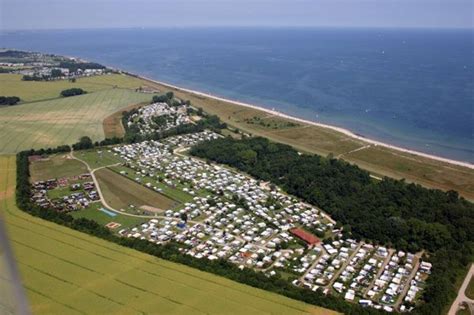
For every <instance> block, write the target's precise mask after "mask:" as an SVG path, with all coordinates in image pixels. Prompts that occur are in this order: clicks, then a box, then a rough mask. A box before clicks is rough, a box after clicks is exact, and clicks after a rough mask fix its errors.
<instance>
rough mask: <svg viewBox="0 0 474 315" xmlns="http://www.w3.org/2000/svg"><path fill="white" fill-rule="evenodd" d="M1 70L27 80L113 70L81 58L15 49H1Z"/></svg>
mask: <svg viewBox="0 0 474 315" xmlns="http://www.w3.org/2000/svg"><path fill="white" fill-rule="evenodd" d="M0 70H1V71H2V72H8V73H14V74H20V75H23V80H27V81H50V80H73V79H76V78H80V77H89V76H95V75H103V74H106V73H111V72H112V70H111V69H108V68H106V67H105V66H103V65H101V64H98V63H92V62H87V61H84V60H82V59H79V58H72V57H71V58H68V57H63V56H57V55H52V54H42V53H35V52H24V51H15V50H3V51H0Z"/></svg>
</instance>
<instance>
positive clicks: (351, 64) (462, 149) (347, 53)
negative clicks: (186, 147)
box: [0, 28, 474, 163]
mask: <svg viewBox="0 0 474 315" xmlns="http://www.w3.org/2000/svg"><path fill="white" fill-rule="evenodd" d="M0 47H9V48H17V49H27V50H34V51H41V52H50V53H56V54H64V55H69V56H77V57H82V58H85V59H88V60H91V61H97V62H100V63H103V64H105V65H108V66H113V67H117V68H121V69H123V70H127V71H130V72H134V73H137V74H140V75H144V76H147V77H150V78H154V79H157V80H161V81H165V82H168V83H171V84H175V85H179V86H182V87H186V88H190V89H195V90H200V91H202V92H207V93H210V94H214V95H218V96H222V97H226V98H231V99H235V100H238V101H243V102H248V103H252V104H255V105H259V106H262V107H266V108H275V109H276V110H278V111H281V112H283V113H286V114H290V115H293V116H297V117H301V118H305V119H308V120H313V121H317V122H321V123H326V124H331V125H335V126H339V127H343V128H346V129H349V130H351V131H353V132H354V133H357V134H360V135H363V136H365V137H367V138H371V139H375V140H380V141H383V142H387V143H389V144H394V145H398V146H401V147H405V148H408V149H413V150H418V151H421V152H425V153H429V154H434V155H439V156H442V157H446V158H451V159H456V160H460V161H467V162H471V163H474V30H472V29H471V30H434V29H322V28H321V29H308V28H294V29H284V28H274V29H271V28H267V29H264V28H240V29H238V28H223V29H217V28H213V29H206V28H197V29H190V28H188V29H186V28H183V29H115V30H74V31H70V30H68V31H15V32H13V31H12V32H3V33H1V34H0Z"/></svg>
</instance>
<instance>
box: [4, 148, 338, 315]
mask: <svg viewBox="0 0 474 315" xmlns="http://www.w3.org/2000/svg"><path fill="white" fill-rule="evenodd" d="M15 174H16V169H15V157H14V156H0V212H1V215H2V217H3V218H4V219H5V221H6V225H7V227H8V231H7V232H8V235H9V237H10V241H11V243H12V246H13V250H14V254H15V256H16V261H17V263H18V267H19V269H20V274H21V277H22V281H23V285H24V288H25V291H26V293H27V297H28V300H29V302H30V305H31V310H32V312H33V313H34V314H111V313H121V314H137V313H162V314H165V313H166V314H197V313H209V314H223V313H228V312H229V311H230V310H232V313H235V314H262V313H273V314H305V313H306V314H308V313H310V314H335V313H334V312H332V311H330V310H326V309H323V308H318V307H313V306H310V305H308V304H305V303H302V302H299V301H294V300H291V299H288V298H286V297H283V296H280V295H277V294H273V293H270V292H266V291H263V290H258V289H255V288H252V287H249V286H246V285H243V284H239V283H236V282H233V281H230V280H227V279H224V278H221V277H218V276H215V275H212V274H208V273H205V272H201V271H198V270H195V269H192V268H189V267H186V266H183V265H179V264H175V263H171V262H168V261H164V260H161V259H157V258H155V257H152V256H149V255H146V254H143V253H140V252H137V251H134V250H131V249H128V248H124V247H121V246H119V245H116V244H113V243H109V242H106V241H103V240H101V239H98V238H95V237H92V236H89V235H86V234H83V233H80V232H77V231H74V230H71V229H69V228H66V227H63V226H60V225H57V224H54V223H52V222H48V221H44V220H41V219H39V218H35V217H32V216H30V215H28V214H26V213H24V212H22V211H20V210H19V209H18V208H17V207H16V205H15V180H16V179H15Z"/></svg>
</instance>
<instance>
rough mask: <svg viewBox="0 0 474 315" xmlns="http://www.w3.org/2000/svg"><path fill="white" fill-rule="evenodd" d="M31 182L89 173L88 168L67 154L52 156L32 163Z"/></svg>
mask: <svg viewBox="0 0 474 315" xmlns="http://www.w3.org/2000/svg"><path fill="white" fill-rule="evenodd" d="M30 172H31V181H33V182H35V181H38V180H48V179H52V178H60V177H70V176H75V175H81V174H83V173H87V172H88V171H87V167H86V166H85V165H84V164H83V163H81V162H79V161H77V160H74V159H71V158H69V157H68V156H67V155H66V154H65V153H63V154H57V155H51V156H49V157H48V158H46V159H41V160H37V161H34V162H31V163H30Z"/></svg>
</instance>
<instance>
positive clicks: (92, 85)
mask: <svg viewBox="0 0 474 315" xmlns="http://www.w3.org/2000/svg"><path fill="white" fill-rule="evenodd" d="M21 78H22V75H20V74H0V95H3V96H18V97H19V98H20V99H21V102H23V103H24V102H36V101H40V100H49V99H54V98H59V94H60V93H61V91H62V90H66V89H70V88H82V89H83V90H85V91H87V92H88V93H91V92H96V91H102V90H108V89H112V88H114V87H117V88H125V89H136V88H137V87H139V86H140V84H143V82H141V81H140V80H138V79H136V78H133V77H131V76H126V75H121V74H111V75H101V76H92V77H85V78H79V79H77V81H76V82H75V83H72V82H69V81H68V80H58V81H22V80H21Z"/></svg>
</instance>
